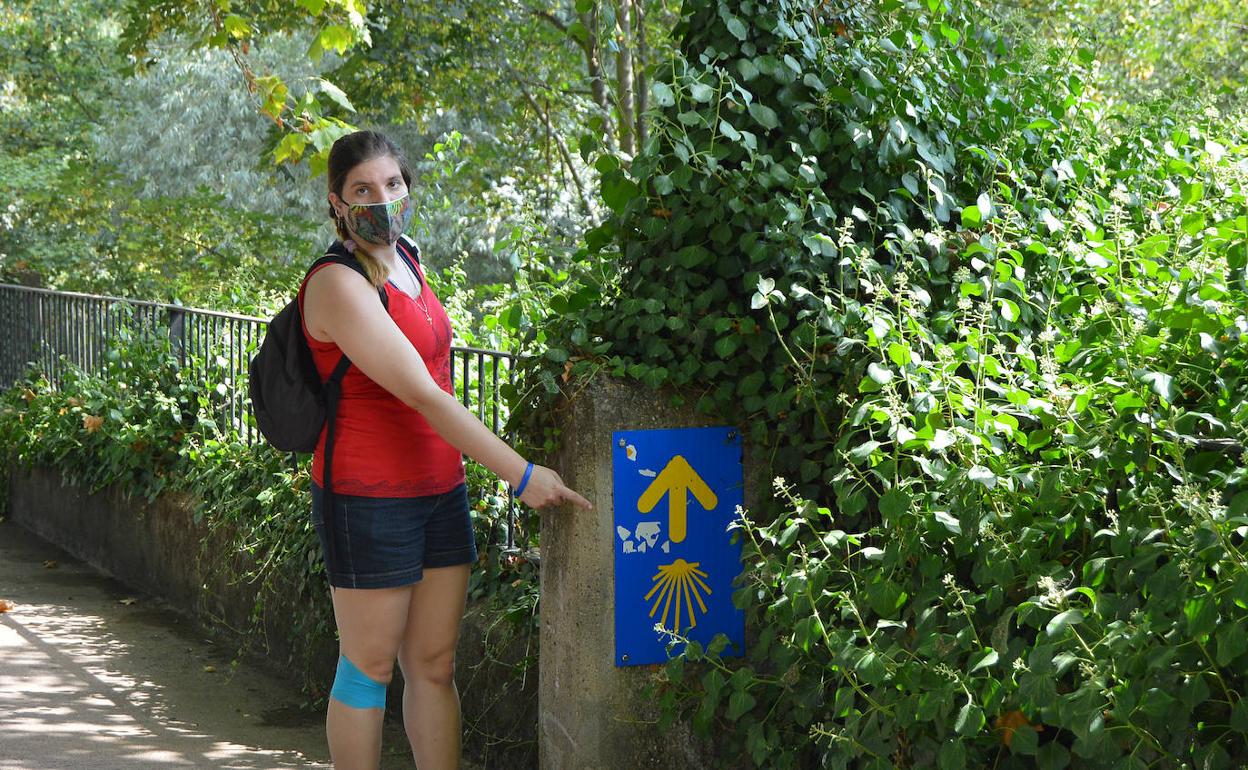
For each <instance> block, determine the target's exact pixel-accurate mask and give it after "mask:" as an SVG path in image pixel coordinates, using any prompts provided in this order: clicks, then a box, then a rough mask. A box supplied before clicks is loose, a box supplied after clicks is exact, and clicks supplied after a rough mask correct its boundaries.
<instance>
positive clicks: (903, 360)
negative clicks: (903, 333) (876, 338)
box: [888, 342, 911, 367]
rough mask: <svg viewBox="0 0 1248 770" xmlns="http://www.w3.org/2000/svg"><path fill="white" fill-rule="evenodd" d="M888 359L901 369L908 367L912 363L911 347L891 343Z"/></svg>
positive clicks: (899, 343)
mask: <svg viewBox="0 0 1248 770" xmlns="http://www.w3.org/2000/svg"><path fill="white" fill-rule="evenodd" d="M888 358H889V360H891V361H892V362H893V363H894V364H896V365H897V366H899V367H905V366H908V365H909V364H910V363H911V351H910V346H909V345H906V344H904V343H901V342H892V343H889V346H888Z"/></svg>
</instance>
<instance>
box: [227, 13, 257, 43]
mask: <svg viewBox="0 0 1248 770" xmlns="http://www.w3.org/2000/svg"><path fill="white" fill-rule="evenodd" d="M225 33H226V34H227V35H229V36H230V37H232V38H234V39H235V40H242V39H243V38H248V37H251V27H250V26H248V25H247V22H246V20H244V19H243V17H242V16H239V15H238V14H235V13H231V14H230V15H229V16H226V17H225Z"/></svg>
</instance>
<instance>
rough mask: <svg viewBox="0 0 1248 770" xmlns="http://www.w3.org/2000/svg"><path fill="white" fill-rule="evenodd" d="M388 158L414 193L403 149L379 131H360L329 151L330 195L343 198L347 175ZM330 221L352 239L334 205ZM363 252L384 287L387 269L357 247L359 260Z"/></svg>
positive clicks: (364, 261) (372, 273)
mask: <svg viewBox="0 0 1248 770" xmlns="http://www.w3.org/2000/svg"><path fill="white" fill-rule="evenodd" d="M386 156H389V157H391V158H394V162H395V163H397V164H398V166H399V173H400V174H402V175H403V183H404V184H406V185H407V189H408V190H411V189H412V168H411V166H409V165H408V164H407V158H405V157H404V156H403V151H402V150H400V149H399V146H398V145H397V144H395V143H394V142H392V141H390V139H389V137H387V136H386V135H385V134H382V133H381V132H379V131H356V132H355V133H351V134H347V135H345V136H341V137H339V138H338V140H337V141H335V142H334V145H333V147H330V148H329V165H328V169H327V170H326V174H325V175H326V176H327V177H328V181H329V191H330V192H331V193H333V194H334V195H337V196H338V197H339V198H341V197H342V187H343V185H345V184H346V183H347V174H349V173H350V172H351V169H353V168H355V167H356V166H358V165H360V164H361V163H364V162H366V161H370V160H372V159H373V158H381V157H386ZM329 218H330V219H332V220H334V229H335V230H337V231H338V237H339V238H341V239H342V240H344V241H345V240H347V239H348V238H350V237H351V234H350V233H349V232H347V228H346V226H345V225H344V224H343V222H342V220H341V219H339V218H338V213H337V212H336V211H334V207H333V206H332V205H331V206H330V207H329ZM361 252H364V254H363V258H362V259H360V261H361V263H362V264H363V265H364V267H365V269H366V270H367V271H368V274H369V277H370V279H371V280H372V282H373V284H374V285H375V286H380V285H381V284H383V283H385V281H386V269H385V268H384V267H383V266H382V265H381V263H380V262H378V261H377V260H375V259H373V258H372V256H371V255H368V254H367V251H366V250H365V249H363V248H359V247H358V244H357V249H356V256H357V257H361Z"/></svg>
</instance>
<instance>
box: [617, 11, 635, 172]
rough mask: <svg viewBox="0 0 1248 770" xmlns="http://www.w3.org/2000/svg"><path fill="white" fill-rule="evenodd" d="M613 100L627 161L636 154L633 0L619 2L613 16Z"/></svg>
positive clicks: (622, 148)
mask: <svg viewBox="0 0 1248 770" xmlns="http://www.w3.org/2000/svg"><path fill="white" fill-rule="evenodd" d="M615 34H616V44H617V45H616V48H617V51H618V52H617V53H616V55H615V80H616V97H617V98H618V103H619V110H620V122H619V132H620V150H621V151H623V152H624V153H625V154H627V155H629V156H630V157H631V156H633V155H636V154H637V147H636V145H635V143H634V139H635V134H634V128H635V126H634V123H633V121H634V120H635V115H636V110H635V104H634V101H635V96H634V91H633V0H620V6H619V10H618V11H617V12H616V15H615Z"/></svg>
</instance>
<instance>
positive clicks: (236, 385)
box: [0, 284, 515, 548]
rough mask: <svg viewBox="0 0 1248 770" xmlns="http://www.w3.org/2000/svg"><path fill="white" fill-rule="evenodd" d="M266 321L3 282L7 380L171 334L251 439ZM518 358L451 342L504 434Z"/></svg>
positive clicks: (0, 368)
mask: <svg viewBox="0 0 1248 770" xmlns="http://www.w3.org/2000/svg"><path fill="white" fill-rule="evenodd" d="M267 324H268V319H265V318H255V317H252V316H244V315H236V314H233V313H221V312H217V311H213V310H201V309H197V308H188V307H183V306H181V305H170V304H164V303H160V302H148V301H144V300H133V299H125V298H121V297H106V296H99V295H94V294H81V293H76V292H66V291H52V290H49V289H38V288H32V287H29V286H16V285H12V284H0V388H3V389H8V388H10V387H12V386H13V384H14V383H15V382H16V381H17V380H18V379H19V378H20V377H22V376H23V375H24V374H25V373H26V371H27V370H28V368H29V367H31V366H36V367H38V369H39V371H40V372H42V373H44V374H45V375H46V376H47V378H48V380H49V381H50V383H51V384H52V386H53V387H54V388H58V389H59V388H60V387H61V383H62V381H63V377H64V375H65V373H66V371H67V369H68V368H69V367H76V368H77V369H80V370H82V371H84V372H88V373H92V374H97V375H98V374H103V373H105V371H106V366H107V356H108V352H109V350H110V349H113V348H114V347H115V346H116V345H117V343H118V342H120V341H121V340H122V339H123V338H134V337H137V336H140V335H147V336H151V337H153V338H160V337H163V338H167V339H168V340H169V343H170V349H171V350H172V352H173V354H174V355H175V356H176V357H177V359H178V362H179V365H180V366H181V367H183V368H185V369H186V370H187V371H188V372H189V373H190V375H191V377H192V378H194V377H196V376H199V377H200V378H201V380H200V381H201V382H202V383H204V384H207V383H209V382H215V383H216V384H217V387H218V394H219V396H220V399H219V400H218V401H217V403H216V407H215V408H216V414H215V417H216V419H217V422H218V426H219V427H220V428H221V429H222V430H226V431H228V430H233V431H235V432H236V434H237V435H238V436H239V437H240V439H241V440H242V441H244V442H245V443H246V444H248V445H252V444H256V443H258V442H261V441H262V440H263V438H262V437H261V436H260V432H259V430H258V428H257V427H256V419H255V414H254V413H253V411H252V406H251V399H250V398H249V396H248V393H247V371H248V364H249V363H250V361H251V357H252V356H253V355H254V354H255V352H256V351H257V350H259V348H260V343H261V342H262V341H263V340H264V333H265V327H266V325H267ZM513 359H514V356H512V355H511V354H510V353H504V352H502V351H498V350H484V349H481V348H471V347H458V346H453V347H452V348H451V378H452V384H453V386H454V390H455V393H456V395H457V396H458V398H459V400H460V402H461V403H462V404H463V405H464V406H465V407H466V408H467V409H469V410H470V411H473V412H474V413H475V414H476V415H477V417H478V418H479V419H480V420H481V421H482V422H483V423H485V424H486V425H487V426H489V427H490V429H491V430H493V431H494V433H495V434H496V435H503V424H504V422H505V420H506V414H505V410H504V409H503V407H502V406H501V404H500V398H499V387H500V385H502V384H503V383H505V382H507V381H508V380H509V378H510V376H511V370H512V362H513ZM209 370H212V371H211V372H210V371H209ZM210 376H211V379H209V378H210ZM222 386H224V387H222ZM504 438H505V437H504ZM514 545H515V501H514V500H511V499H509V501H508V522H507V547H508V548H512V547H514Z"/></svg>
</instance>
